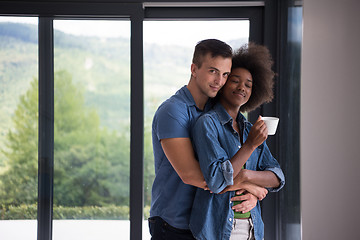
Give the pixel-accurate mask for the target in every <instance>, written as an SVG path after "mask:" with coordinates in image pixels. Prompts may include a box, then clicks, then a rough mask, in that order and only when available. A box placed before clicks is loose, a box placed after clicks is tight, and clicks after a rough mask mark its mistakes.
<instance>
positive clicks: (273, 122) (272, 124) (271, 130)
mask: <svg viewBox="0 0 360 240" xmlns="http://www.w3.org/2000/svg"><path fill="white" fill-rule="evenodd" d="M261 120H263V121H264V122H265V124H266V127H267V129H268V135H274V134H275V133H276V129H277V126H278V123H279V118H277V117H261Z"/></svg>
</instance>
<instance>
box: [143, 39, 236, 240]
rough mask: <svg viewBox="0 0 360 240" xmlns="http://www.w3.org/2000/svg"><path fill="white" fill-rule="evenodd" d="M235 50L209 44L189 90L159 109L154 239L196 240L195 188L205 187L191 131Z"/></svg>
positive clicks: (199, 51)
mask: <svg viewBox="0 0 360 240" xmlns="http://www.w3.org/2000/svg"><path fill="white" fill-rule="evenodd" d="M231 61H232V49H231V47H230V46H229V45H227V44H226V43H224V42H222V41H219V40H216V39H207V40H203V41H200V42H199V43H198V44H197V45H196V47H195V51H194V56H193V61H192V64H191V77H190V81H189V83H188V85H187V86H184V87H182V88H181V89H180V90H179V91H178V92H177V93H176V94H175V95H173V96H172V97H170V98H169V99H168V100H166V101H165V102H164V103H162V104H161V105H160V107H159V108H158V110H157V111H156V113H155V116H154V120H153V126H152V137H153V150H154V161H155V180H154V183H153V187H152V203H151V209H150V218H149V227H150V234H151V235H152V239H154V240H157V239H194V238H193V236H192V234H191V232H190V230H189V220H190V212H191V207H192V204H193V200H194V196H195V191H196V187H198V188H203V189H206V182H205V180H204V177H203V175H202V172H201V170H200V167H199V163H198V161H197V160H196V158H195V154H194V150H193V147H192V143H191V130H192V126H193V125H194V123H195V121H196V120H197V118H198V117H199V116H200V114H202V113H203V112H204V111H206V110H207V109H209V107H210V106H209V105H210V104H209V103H208V100H209V97H210V98H213V97H215V96H216V94H217V92H218V91H219V90H220V88H221V87H222V86H223V85H224V84H225V82H226V80H227V77H228V75H229V74H230V71H231Z"/></svg>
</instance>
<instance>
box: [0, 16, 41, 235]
mask: <svg viewBox="0 0 360 240" xmlns="http://www.w3.org/2000/svg"><path fill="white" fill-rule="evenodd" d="M37 24H38V19H37V18H30V17H0V217H1V220H0V235H1V239H2V240H20V239H30V240H35V239H36V231H37V222H36V219H37V193H38V191H37V184H38V178H37V172H38V146H37V145H38V77H37V76H38V26H37ZM15 220H16V221H15ZM19 229H21V231H19Z"/></svg>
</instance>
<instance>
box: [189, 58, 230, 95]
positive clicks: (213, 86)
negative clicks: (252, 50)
mask: <svg viewBox="0 0 360 240" xmlns="http://www.w3.org/2000/svg"><path fill="white" fill-rule="evenodd" d="M191 71H192V76H193V77H194V78H195V82H196V85H197V87H198V89H199V90H200V92H201V94H203V95H206V96H207V97H215V96H216V94H217V93H218V91H219V90H220V88H221V87H222V86H223V85H224V84H225V82H226V80H227V78H228V76H229V74H230V71H231V58H223V57H221V56H218V57H214V58H212V57H211V54H210V53H209V54H207V55H205V56H204V57H203V62H202V65H201V67H200V68H198V67H197V66H196V65H195V64H192V65H191Z"/></svg>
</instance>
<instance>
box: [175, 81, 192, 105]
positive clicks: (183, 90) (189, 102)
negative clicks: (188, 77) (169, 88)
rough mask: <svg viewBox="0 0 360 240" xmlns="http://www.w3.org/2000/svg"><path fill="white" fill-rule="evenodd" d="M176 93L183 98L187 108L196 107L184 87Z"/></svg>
mask: <svg viewBox="0 0 360 240" xmlns="http://www.w3.org/2000/svg"><path fill="white" fill-rule="evenodd" d="M178 93H179V94H181V95H183V96H184V98H183V99H184V101H185V102H186V104H187V105H188V106H196V103H195V100H194V98H193V96H192V95H191V93H190V91H189V89H188V88H187V87H186V85H185V86H183V87H182V88H180V89H179V91H178Z"/></svg>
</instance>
